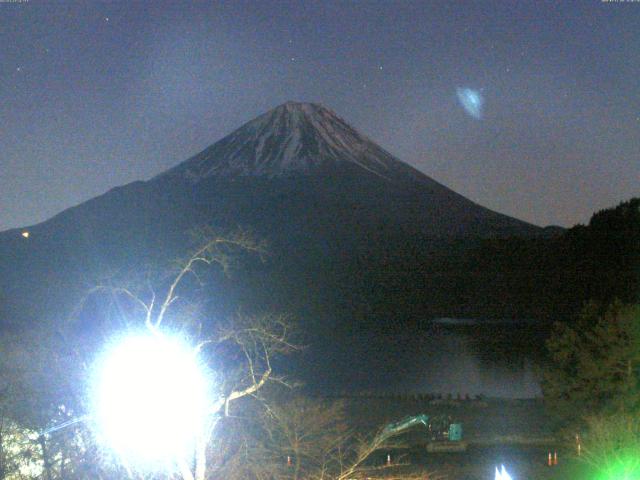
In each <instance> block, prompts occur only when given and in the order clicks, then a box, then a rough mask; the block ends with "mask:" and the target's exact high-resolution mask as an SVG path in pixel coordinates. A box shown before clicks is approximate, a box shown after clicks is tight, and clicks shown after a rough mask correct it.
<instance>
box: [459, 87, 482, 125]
mask: <svg viewBox="0 0 640 480" xmlns="http://www.w3.org/2000/svg"><path fill="white" fill-rule="evenodd" d="M456 93H457V95H458V100H460V103H461V104H462V106H463V107H464V109H465V110H466V111H467V113H468V114H469V115H471V116H472V117H473V118H475V119H478V120H479V119H481V118H482V106H483V105H484V98H483V97H482V95H481V94H480V92H479V91H478V90H473V89H471V88H457V89H456Z"/></svg>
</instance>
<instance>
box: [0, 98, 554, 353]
mask: <svg viewBox="0 0 640 480" xmlns="http://www.w3.org/2000/svg"><path fill="white" fill-rule="evenodd" d="M203 226H207V227H209V228H212V229H213V230H215V231H219V232H229V231H233V230H235V229H236V228H238V227H242V228H248V229H250V230H251V231H252V232H253V234H254V235H255V236H256V237H258V238H260V239H264V240H266V241H267V242H268V244H269V257H268V258H267V260H266V262H265V263H264V264H259V265H249V266H247V265H244V266H243V267H242V269H241V271H239V272H236V275H235V276H234V277H233V278H231V279H220V280H219V282H218V283H217V284H216V287H215V291H214V292H213V293H212V298H214V299H215V301H214V300H212V304H215V308H217V309H218V310H217V312H216V314H219V315H223V314H229V313H230V312H231V313H233V311H234V309H237V308H238V305H243V306H245V307H246V308H248V309H255V310H256V311H257V310H272V311H274V310H275V311H284V312H289V313H292V314H293V315H294V316H296V317H299V318H300V319H301V321H302V323H303V324H304V325H305V327H304V330H305V331H308V332H312V333H311V340H310V343H312V344H313V343H314V342H315V343H316V344H318V343H320V344H322V343H323V342H325V343H326V339H327V335H329V337H331V338H333V339H334V340H335V339H337V338H338V337H340V338H341V340H340V342H342V343H344V342H347V343H348V342H356V343H357V342H358V338H362V336H361V335H360V333H359V332H362V331H363V329H365V330H367V329H369V330H372V331H385V332H393V331H395V330H398V329H402V328H404V326H405V325H407V324H408V323H418V322H421V321H424V320H425V319H429V318H433V317H435V316H448V317H452V316H465V317H470V316H476V317H478V316H486V315H488V314H491V315H495V316H501V317H505V316H517V315H519V314H520V312H513V311H510V310H509V308H510V307H509V305H508V302H503V298H502V297H501V295H502V294H503V293H502V292H503V290H504V289H503V290H500V291H498V293H495V292H493V293H492V291H491V285H492V282H493V281H494V280H495V279H487V278H484V277H483V276H482V272H480V271H472V272H469V271H466V267H465V268H464V269H461V268H459V265H460V262H458V261H457V259H460V258H464V255H465V252H467V251H468V250H469V248H472V247H471V246H472V245H474V242H478V241H481V240H482V239H487V238H496V237H512V236H520V237H532V236H539V235H544V229H542V228H540V227H537V226H534V225H531V224H528V223H526V222H523V221H520V220H517V219H514V218H511V217H509V216H506V215H503V214H500V213H497V212H494V211H492V210H489V209H487V208H484V207H482V206H480V205H478V204H476V203H474V202H472V201H470V200H468V199H467V198H465V197H463V196H462V195H460V194H458V193H456V192H454V191H452V190H450V189H449V188H447V187H445V186H444V185H442V184H440V183H438V182H437V181H435V180H433V179H432V178H430V177H428V176H427V175H425V174H423V173H422V172H420V171H418V170H416V169H415V168H413V167H411V166H409V165H408V164H406V163H404V162H402V161H400V160H398V159H397V158H395V157H394V156H393V155H392V154H390V153H389V152H387V151H386V150H385V149H383V148H381V147H380V146H378V145H377V144H376V143H374V142H373V141H372V140H370V139H369V138H367V137H366V136H365V135H363V134H362V133H360V132H358V131H357V130H356V129H354V128H353V127H351V126H350V125H349V124H348V123H346V122H345V121H344V120H342V119H341V118H340V117H339V116H338V115H336V114H335V113H334V112H332V111H331V110H329V109H327V108H325V107H323V106H320V105H317V104H312V103H296V102H287V103H285V104H283V105H280V106H278V107H276V108H275V109H273V110H271V111H269V112H267V113H265V114H263V115H260V116H259V117H257V118H255V119H254V120H251V121H249V122H248V123H246V124H245V125H243V126H241V127H240V128H238V129H237V130H235V131H234V132H232V133H231V134H229V135H228V136H226V137H224V138H223V139H221V140H219V141H217V142H216V143H214V144H213V145H211V146H210V147H208V148H206V149H205V150H204V151H202V152H200V153H198V154H197V155H195V156H193V157H192V158H190V159H188V160H186V161H184V162H182V163H179V164H177V165H176V166H175V167H174V168H172V169H170V170H168V171H165V172H163V173H161V174H160V175H158V176H156V177H154V178H152V179H150V180H148V181H137V182H133V183H130V184H128V185H125V186H121V187H117V188H114V189H112V190H110V191H108V192H107V193H105V194H103V195H101V196H99V197H96V198H93V199H91V200H89V201H87V202H84V203H82V204H80V205H78V206H75V207H73V208H69V209H67V210H65V211H63V212H61V213H60V214H58V215H56V216H55V217H53V218H51V219H49V220H47V221H45V222H43V223H40V224H38V225H33V226H29V227H24V228H22V229H14V230H8V231H5V232H1V233H0V303H1V304H2V308H3V309H4V315H2V316H3V317H4V318H3V319H2V322H3V323H5V324H7V323H16V322H18V323H19V324H22V323H24V322H33V321H54V320H53V319H55V318H60V315H62V314H64V312H68V311H69V309H70V308H72V306H73V305H74V303H76V302H77V299H78V297H79V296H80V295H81V294H82V292H83V291H86V289H87V288H88V287H90V286H91V285H94V284H95V282H96V279H98V278H104V276H105V275H106V274H108V273H109V272H126V271H131V270H133V271H135V270H136V269H138V270H140V269H141V268H143V266H144V265H149V264H153V263H154V262H158V261H161V260H162V261H167V260H169V259H174V258H177V257H179V256H181V255H184V253H185V251H186V250H187V248H188V246H189V245H190V238H191V237H190V234H189V232H190V231H191V230H193V229H194V228H199V227H203ZM25 231H28V232H29V236H28V238H25V237H24V236H23V235H22V234H23V233H24V232H25ZM257 263H259V262H257ZM313 332H315V333H313ZM337 332H342V333H340V334H338V333H337ZM336 341H337V340H336ZM328 343H331V342H328ZM350 348H352V349H353V348H355V347H353V346H352V347H350Z"/></svg>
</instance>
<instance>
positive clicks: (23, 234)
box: [20, 230, 30, 238]
mask: <svg viewBox="0 0 640 480" xmlns="http://www.w3.org/2000/svg"><path fill="white" fill-rule="evenodd" d="M20 235H22V236H23V237H24V238H29V235H30V234H29V231H28V230H25V231H24V232H22V233H21V234H20Z"/></svg>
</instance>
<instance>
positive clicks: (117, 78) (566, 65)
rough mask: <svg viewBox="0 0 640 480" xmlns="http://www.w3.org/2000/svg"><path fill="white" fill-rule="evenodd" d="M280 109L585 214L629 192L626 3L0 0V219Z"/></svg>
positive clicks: (460, 185) (633, 19) (511, 204)
mask: <svg viewBox="0 0 640 480" xmlns="http://www.w3.org/2000/svg"><path fill="white" fill-rule="evenodd" d="M465 89H468V90H465ZM463 92H466V94H467V96H466V97H465V96H463V94H464V93H463ZM469 92H472V93H473V95H471V96H469V95H468V94H469ZM474 95H477V97H476V96H474ZM478 99H480V100H481V101H483V103H482V105H478V104H477V100H478ZM287 100H298V101H310V102H317V103H321V104H323V105H325V106H327V107H329V108H331V109H333V110H335V111H336V112H337V113H338V114H339V115H340V116H342V117H343V118H344V119H345V120H347V121H348V122H350V123H351V124H352V125H353V126H355V127H356V128H358V129H359V130H361V131H363V132H364V133H366V134H367V135H368V136H370V137H371V138H372V139H374V140H375V141H376V142H378V143H379V144H380V145H382V146H383V147H385V148H387V149H388V150H389V151H391V152H392V153H393V154H395V155H397V156H398V157H399V158H400V159H401V160H403V161H405V162H408V163H410V164H411V165H413V166H415V167H417V168H418V169H420V170H421V171H423V172H424V173H426V174H427V175H429V176H431V177H433V178H434V179H436V180H438V181H440V182H441V183H444V184H445V185H447V186H449V187H450V188H452V189H454V190H456V191H457V192H459V193H461V194H463V195H465V196H467V197H468V198H470V199H472V200H474V201H477V202H478V203H480V204H482V205H484V206H487V207H489V208H492V209H495V210H498V211H500V212H503V213H507V214H509V215H512V216H515V217H518V218H520V219H523V220H527V221H530V222H533V223H535V224H538V225H548V224H558V225H562V226H571V225H573V224H575V223H577V222H586V221H588V219H589V216H590V214H591V213H592V212H593V211H594V210H598V209H601V208H605V207H609V206H613V205H615V204H616V203H618V202H619V201H622V200H625V199H628V198H630V197H631V196H634V195H638V194H640V2H601V1H600V0H583V1H579V2H567V1H557V0H556V1H553V2H541V1H538V2H532V3H529V2H522V1H517V2H516V1H512V2H495V1H486V2H476V3H475V5H471V2H468V1H459V2H455V1H446V2H403V1H399V0H395V1H386V2H375V1H366V2H365V1H358V2H326V1H322V2H320V1H318V2H302V1H291V2H284V1H283V2H267V1H260V2H240V1H236V0H234V1H230V2H226V3H225V4H218V3H215V4H212V2H206V3H205V2H201V3H187V2H176V1H166V2H161V1H155V2H131V1H126V2H124V1H123V2H113V3H112V2H109V3H90V2H83V3H72V2H64V3H63V2H57V1H56V2H40V1H36V0H30V1H23V2H21V3H20V2H16V1H11V0H0V121H1V124H0V230H4V229H7V228H11V227H17V226H22V225H28V224H33V223H36V222H39V221H42V220H45V219H47V218H49V217H51V216H52V215H54V214H56V213H58V212H59V211H61V210H63V209H65V208H68V207H70V206H73V205H75V204H77V203H80V202H82V201H85V200H87V199H89V198H91V197H94V196H96V195H99V194H101V193H104V192H105V191H106V190H108V189H110V188H112V187H114V186H117V185H122V184H125V183H128V182H131V181H134V180H140V179H148V178H150V177H152V176H153V175H155V174H158V173H160V172H161V171H163V170H165V169H167V168H169V167H171V166H173V165H175V164H177V163H179V162H181V161H183V160H185V159H187V158H188V157H190V156H191V155H193V154H195V153H197V152H198V151H200V150H202V149H203V148H204V147H206V146H208V145H210V144H211V143H213V142H215V141H216V140H218V139H220V138H221V137H222V136H224V135H225V134H226V133H229V132H231V131H232V130H233V129H235V128H236V127H238V126H240V125H241V124H242V123H244V122H246V121H248V120H250V119H251V118H253V117H254V116H256V115H258V114H260V113H262V112H264V111H266V110H268V109H270V108H273V107H275V106H277V105H278V104H280V103H283V102H285V101H287ZM461 100H466V102H467V107H468V108H469V107H470V108H471V109H473V108H477V110H465V108H463V103H464V102H463V101H461Z"/></svg>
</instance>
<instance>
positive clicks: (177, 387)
mask: <svg viewBox="0 0 640 480" xmlns="http://www.w3.org/2000/svg"><path fill="white" fill-rule="evenodd" d="M207 392H208V385H207V376H206V375H205V373H204V369H203V368H202V366H201V365H200V364H199V362H198V359H197V356H196V353H195V351H194V349H193V348H190V347H189V346H188V345H187V344H186V343H185V342H183V341H181V340H180V339H178V338H174V337H170V336H165V335H160V334H157V335H152V334H144V335H138V336H130V337H125V338H123V339H122V340H121V341H119V342H117V343H115V344H114V345H113V346H112V347H111V348H110V349H108V351H107V352H106V354H105V356H104V359H103V360H102V361H101V362H100V363H99V365H98V367H97V368H96V375H95V385H94V388H93V400H92V401H93V420H94V423H95V425H96V427H97V429H98V432H97V433H98V437H99V439H100V440H101V441H102V442H103V443H105V444H106V445H107V446H109V447H110V448H111V449H113V451H114V452H115V453H116V455H117V456H118V457H120V459H121V460H122V461H124V462H126V464H127V465H130V466H135V467H136V468H144V469H165V468H167V467H168V466H170V465H176V464H177V463H178V462H179V461H180V460H181V459H188V458H191V456H192V455H193V448H194V444H195V441H196V438H197V436H198V435H199V434H200V433H201V432H202V431H203V429H204V428H205V422H206V414H207V410H206V409H207V405H208V401H207V400H208V396H207Z"/></svg>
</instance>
